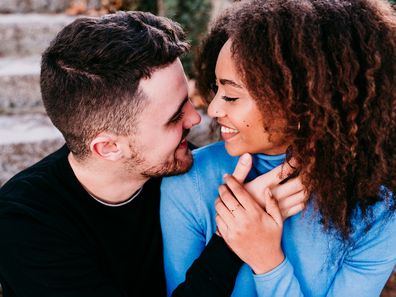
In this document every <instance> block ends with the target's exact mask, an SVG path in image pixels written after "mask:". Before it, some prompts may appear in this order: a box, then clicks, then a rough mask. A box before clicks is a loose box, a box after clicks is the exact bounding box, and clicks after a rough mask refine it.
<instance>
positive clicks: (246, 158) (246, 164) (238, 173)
mask: <svg viewBox="0 0 396 297" xmlns="http://www.w3.org/2000/svg"><path fill="white" fill-rule="evenodd" d="M252 163H253V161H252V156H251V155H250V154H249V153H246V154H243V155H242V156H241V157H240V158H239V160H238V164H237V165H236V167H235V169H234V173H233V174H232V175H233V176H234V177H235V179H236V180H237V181H239V182H240V183H243V182H244V181H245V179H246V177H247V175H248V173H249V171H250V169H251V168H252Z"/></svg>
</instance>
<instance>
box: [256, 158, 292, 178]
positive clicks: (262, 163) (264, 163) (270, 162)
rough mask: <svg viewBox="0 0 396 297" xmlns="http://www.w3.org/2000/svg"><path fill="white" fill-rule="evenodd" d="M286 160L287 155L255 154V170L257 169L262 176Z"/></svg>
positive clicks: (257, 172)
mask: <svg viewBox="0 0 396 297" xmlns="http://www.w3.org/2000/svg"><path fill="white" fill-rule="evenodd" d="M285 158H286V154H281V155H264V154H255V155H253V168H254V169H255V171H256V174H257V175H261V174H263V173H266V172H268V171H270V170H272V169H274V168H275V167H277V166H279V165H280V164H282V163H283V162H284V161H285Z"/></svg>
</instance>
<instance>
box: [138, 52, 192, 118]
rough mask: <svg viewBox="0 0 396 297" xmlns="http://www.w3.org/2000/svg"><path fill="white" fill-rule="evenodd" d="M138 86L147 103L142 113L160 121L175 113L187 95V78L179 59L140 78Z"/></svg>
mask: <svg viewBox="0 0 396 297" xmlns="http://www.w3.org/2000/svg"><path fill="white" fill-rule="evenodd" d="M139 88H140V90H141V91H142V92H143V94H144V95H145V97H146V99H145V100H147V103H148V104H147V109H146V112H144V113H146V116H150V117H153V118H155V119H157V120H161V121H164V120H167V119H168V118H169V117H171V116H172V115H173V114H174V113H176V112H177V110H178V109H179V107H180V105H181V104H182V103H183V101H185V99H186V97H187V96H188V84H187V79H186V76H185V74H184V71H183V67H182V65H181V62H180V60H179V59H177V60H176V61H175V62H173V63H172V64H170V65H168V66H166V67H163V68H160V69H157V70H156V71H154V72H153V73H152V75H151V77H150V78H146V79H142V80H141V81H140V84H139ZM148 113H150V115H149V114H148Z"/></svg>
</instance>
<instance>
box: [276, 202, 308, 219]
mask: <svg viewBox="0 0 396 297" xmlns="http://www.w3.org/2000/svg"><path fill="white" fill-rule="evenodd" d="M305 206H306V204H305V203H300V204H297V205H294V206H293V207H290V208H287V209H285V210H281V213H282V217H283V220H286V219H287V218H289V217H291V216H294V215H295V214H297V213H299V212H300V211H302V210H304V209H305Z"/></svg>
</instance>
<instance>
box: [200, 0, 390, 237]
mask: <svg viewBox="0 0 396 297" xmlns="http://www.w3.org/2000/svg"><path fill="white" fill-rule="evenodd" d="M229 38H230V39H231V40H232V49H231V50H232V54H233V58H234V59H235V62H236V63H235V64H236V65H238V66H237V67H238V71H239V73H240V75H241V77H242V79H243V82H244V83H245V85H246V87H247V89H248V90H249V92H250V94H251V95H252V97H253V98H254V99H255V100H256V102H257V104H258V106H259V108H260V110H261V112H262V114H263V115H265V116H263V118H264V121H265V123H264V125H265V127H264V128H266V129H268V127H270V123H271V120H272V119H273V118H274V117H282V118H284V119H285V120H286V122H287V123H288V125H287V127H286V128H285V130H284V136H285V137H287V138H288V139H290V143H291V145H290V149H289V150H290V152H291V155H292V156H293V157H294V158H296V159H297V160H298V162H299V167H298V170H299V171H300V174H301V176H302V179H303V183H304V184H305V185H306V187H307V189H308V190H309V192H310V193H314V197H315V198H314V205H315V207H316V208H317V209H318V210H319V212H320V214H321V219H322V220H321V221H322V223H323V226H324V227H325V229H326V230H327V231H330V230H335V231H337V233H338V234H339V235H341V237H342V238H343V239H349V238H350V234H351V232H353V224H352V222H353V218H354V216H355V215H356V214H357V213H360V214H361V215H362V216H361V218H363V219H368V218H369V217H370V214H371V213H370V209H371V208H370V206H372V205H374V204H375V203H376V202H378V201H380V200H383V199H385V200H386V201H387V205H388V207H389V214H392V213H393V210H394V209H395V195H393V194H392V192H393V193H395V191H396V170H395V169H396V156H395V152H396V151H395V150H396V15H395V11H394V10H393V9H392V8H391V6H390V5H389V3H387V2H385V1H380V0H255V1H241V2H238V3H235V4H234V5H233V6H232V7H231V8H229V9H228V10H226V11H225V12H224V13H223V14H222V15H220V16H219V17H218V18H217V19H216V20H215V21H214V23H212V26H211V29H210V30H209V33H208V35H207V37H206V38H205V39H204V41H203V44H202V46H201V50H200V55H199V58H198V60H197V61H196V69H197V75H196V76H197V86H198V88H199V90H200V92H201V93H202V95H203V96H205V97H206V98H208V99H209V101H210V99H211V98H212V97H213V93H212V92H211V91H210V90H211V88H212V86H213V84H214V83H215V73H214V69H215V65H216V59H217V56H218V53H219V51H220V49H221V48H222V46H223V45H224V43H225V42H226V41H227V40H228V39H229ZM379 192H381V193H379ZM367 222H369V220H367ZM369 225H370V224H369V223H368V227H369Z"/></svg>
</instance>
